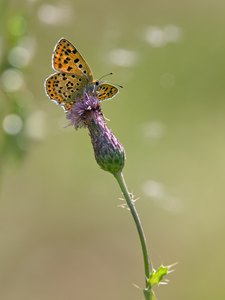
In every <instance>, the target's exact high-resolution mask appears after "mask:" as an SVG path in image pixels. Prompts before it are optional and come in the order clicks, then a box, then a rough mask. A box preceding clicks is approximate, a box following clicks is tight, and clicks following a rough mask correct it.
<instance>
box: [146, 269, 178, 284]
mask: <svg viewBox="0 0 225 300" xmlns="http://www.w3.org/2000/svg"><path fill="white" fill-rule="evenodd" d="M171 267H172V266H164V265H161V266H160V267H159V268H158V269H157V270H154V269H153V271H152V273H151V275H150V277H149V280H148V281H149V283H150V286H151V287H153V286H154V285H156V284H157V285H158V284H160V283H165V282H162V280H163V279H164V277H165V276H166V275H168V274H169V273H171V272H172V270H171Z"/></svg>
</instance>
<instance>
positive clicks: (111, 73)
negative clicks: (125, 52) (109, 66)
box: [99, 72, 113, 80]
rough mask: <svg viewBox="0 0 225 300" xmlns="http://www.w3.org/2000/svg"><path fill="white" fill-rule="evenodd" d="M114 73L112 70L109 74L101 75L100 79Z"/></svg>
mask: <svg viewBox="0 0 225 300" xmlns="http://www.w3.org/2000/svg"><path fill="white" fill-rule="evenodd" d="M112 74H113V73H112V72H110V73H108V74H105V75H103V76H102V77H100V78H99V80H101V79H102V78H104V77H106V76H109V75H112Z"/></svg>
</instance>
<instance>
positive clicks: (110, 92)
mask: <svg viewBox="0 0 225 300" xmlns="http://www.w3.org/2000/svg"><path fill="white" fill-rule="evenodd" d="M118 93H119V90H118V88H117V87H115V86H114V85H112V84H109V83H101V84H100V85H99V86H98V88H97V98H98V100H99V101H103V100H108V99H111V98H112V97H114V96H115V95H116V94H118Z"/></svg>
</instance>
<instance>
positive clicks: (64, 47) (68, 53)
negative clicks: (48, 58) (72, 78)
mask: <svg viewBox="0 0 225 300" xmlns="http://www.w3.org/2000/svg"><path fill="white" fill-rule="evenodd" d="M52 67H53V69H54V70H55V71H57V72H65V73H70V74H76V75H78V76H84V77H86V78H87V79H88V81H89V82H90V81H92V80H93V75H92V72H91V69H90V67H89V66H88V64H87V63H86V61H85V60H84V58H83V57H82V56H81V54H80V53H79V51H78V50H77V49H76V48H75V47H74V46H73V45H72V44H71V43H70V42H69V41H68V40H66V39H64V38H62V39H60V40H59V41H58V43H57V44H56V46H55V49H54V53H53V56H52Z"/></svg>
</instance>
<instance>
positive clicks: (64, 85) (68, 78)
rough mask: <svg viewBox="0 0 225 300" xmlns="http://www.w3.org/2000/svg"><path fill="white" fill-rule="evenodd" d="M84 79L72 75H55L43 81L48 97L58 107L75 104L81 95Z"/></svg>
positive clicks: (84, 84) (84, 83)
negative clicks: (58, 105)
mask: <svg viewBox="0 0 225 300" xmlns="http://www.w3.org/2000/svg"><path fill="white" fill-rule="evenodd" d="M86 84H87V82H86V79H85V78H83V77H80V76H75V75H74V74H66V73H55V74H53V75H51V76H50V77H48V78H47V79H46V81H45V88H46V93H47V95H48V97H49V98H50V99H51V100H53V101H56V102H57V103H58V104H60V105H64V104H65V103H75V102H76V100H77V99H78V98H79V97H80V96H81V95H82V94H83V91H84V87H85V86H86Z"/></svg>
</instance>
